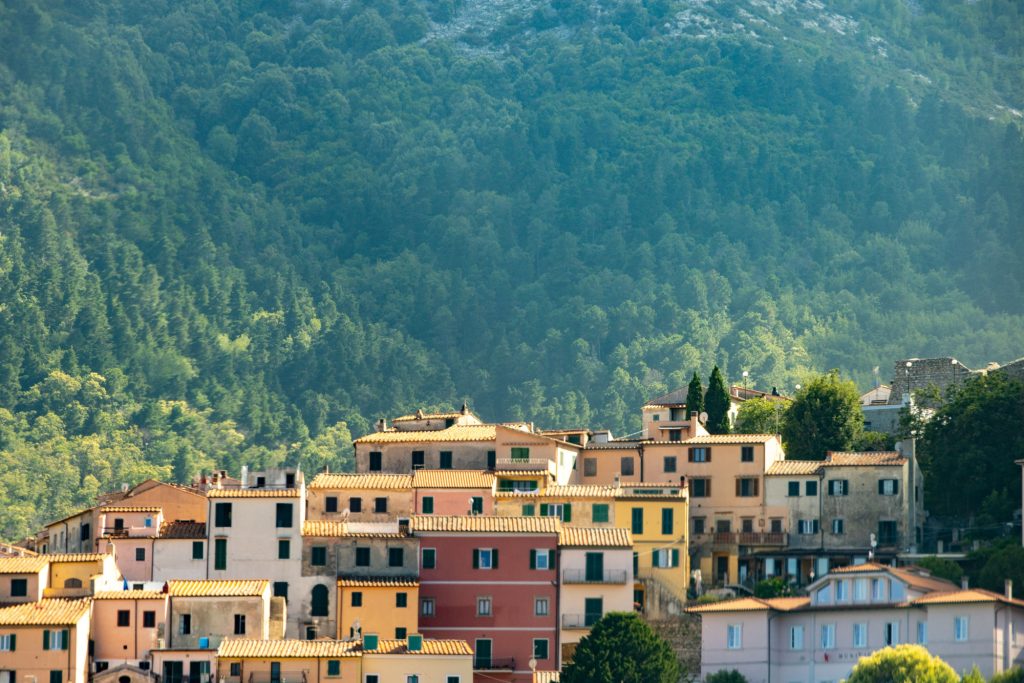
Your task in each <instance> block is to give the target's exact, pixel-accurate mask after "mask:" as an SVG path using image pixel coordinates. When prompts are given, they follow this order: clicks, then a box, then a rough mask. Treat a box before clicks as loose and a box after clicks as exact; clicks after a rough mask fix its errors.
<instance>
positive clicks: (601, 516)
mask: <svg viewBox="0 0 1024 683" xmlns="http://www.w3.org/2000/svg"><path fill="white" fill-rule="evenodd" d="M590 510H591V512H590V518H591V521H593V522H594V524H602V523H604V522H607V521H608V503H594V504H593V506H592V507H591V508H590Z"/></svg>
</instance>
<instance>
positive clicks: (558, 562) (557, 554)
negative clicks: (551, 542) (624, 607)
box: [554, 471, 642, 671]
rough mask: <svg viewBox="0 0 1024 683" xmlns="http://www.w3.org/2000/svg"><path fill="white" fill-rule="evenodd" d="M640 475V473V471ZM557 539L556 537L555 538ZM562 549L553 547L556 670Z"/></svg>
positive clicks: (559, 642)
mask: <svg viewBox="0 0 1024 683" xmlns="http://www.w3.org/2000/svg"><path fill="white" fill-rule="evenodd" d="M641 473H642V471H641ZM556 539H557V537H556ZM561 576H562V549H561V548H559V547H558V545H557V541H556V545H555V581H554V585H555V651H556V652H557V653H558V669H559V671H561V669H562V580H561Z"/></svg>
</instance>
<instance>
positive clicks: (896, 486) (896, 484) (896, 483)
mask: <svg viewBox="0 0 1024 683" xmlns="http://www.w3.org/2000/svg"><path fill="white" fill-rule="evenodd" d="M899 493H900V480H899V479H893V480H892V495H894V496H897V495H899Z"/></svg>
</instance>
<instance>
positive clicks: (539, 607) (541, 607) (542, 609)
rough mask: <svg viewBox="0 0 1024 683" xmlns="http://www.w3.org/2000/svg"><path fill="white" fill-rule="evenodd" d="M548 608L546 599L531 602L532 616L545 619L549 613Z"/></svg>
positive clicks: (535, 599) (536, 599)
mask: <svg viewBox="0 0 1024 683" xmlns="http://www.w3.org/2000/svg"><path fill="white" fill-rule="evenodd" d="M549 610H550V607H549V603H548V599H547V598H534V600H533V614H534V615H535V616H538V617H546V616H547V615H548V613H549Z"/></svg>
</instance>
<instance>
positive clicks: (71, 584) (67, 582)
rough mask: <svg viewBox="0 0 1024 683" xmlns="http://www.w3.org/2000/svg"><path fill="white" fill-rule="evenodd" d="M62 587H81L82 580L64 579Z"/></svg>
mask: <svg viewBox="0 0 1024 683" xmlns="http://www.w3.org/2000/svg"><path fill="white" fill-rule="evenodd" d="M64 587H65V588H81V587H82V580H81V579H66V580H65V581H64Z"/></svg>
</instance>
